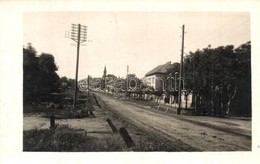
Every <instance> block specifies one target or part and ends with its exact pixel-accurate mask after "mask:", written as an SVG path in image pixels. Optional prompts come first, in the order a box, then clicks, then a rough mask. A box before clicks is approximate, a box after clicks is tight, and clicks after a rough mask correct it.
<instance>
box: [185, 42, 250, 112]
mask: <svg viewBox="0 0 260 164" xmlns="http://www.w3.org/2000/svg"><path fill="white" fill-rule="evenodd" d="M250 48H251V47H250V42H248V43H246V44H244V45H241V46H240V47H238V48H237V49H234V46H233V45H227V46H220V47H217V48H214V49H212V48H210V47H207V48H205V49H203V50H197V51H196V52H195V53H193V52H190V54H189V55H188V56H187V57H186V58H185V60H184V76H185V81H186V83H185V84H186V86H185V87H186V88H187V89H191V90H193V94H194V96H195V100H196V101H195V105H194V106H195V108H196V109H202V112H203V113H204V114H206V113H208V114H209V115H215V114H217V115H219V116H221V117H222V116H225V115H226V116H229V115H230V111H234V105H232V104H233V103H234V102H235V100H236V101H237V100H239V99H241V97H243V95H242V94H241V93H242V91H241V90H251V74H250V71H251V70H250V54H251V51H250ZM245 86H246V87H245ZM244 88H246V89H244ZM238 91H240V92H238ZM238 93H239V94H238ZM250 93H251V92H250ZM247 95H249V94H247ZM249 97H250V96H249ZM250 98H251V97H250ZM202 100H203V101H202ZM203 102H205V103H203ZM249 102H250V101H248V100H247V103H246V104H248V106H250V105H249V104H250V103H249ZM202 104H204V108H203V107H202V108H201V105H202ZM235 113H237V114H238V113H239V112H235Z"/></svg>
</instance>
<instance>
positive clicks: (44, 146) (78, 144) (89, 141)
mask: <svg viewBox="0 0 260 164" xmlns="http://www.w3.org/2000/svg"><path fill="white" fill-rule="evenodd" d="M23 135H24V139H23V150H24V151H70V152H71V151H74V152H76V151H77V152H78V151H116V150H120V149H122V147H121V145H120V144H117V142H116V141H115V137H114V136H110V137H107V138H105V139H98V138H94V137H90V136H87V132H86V131H85V130H83V129H74V128H71V127H69V126H68V125H60V126H58V127H57V129H41V130H40V129H33V130H30V131H25V132H24V134H23ZM112 141H113V142H112Z"/></svg>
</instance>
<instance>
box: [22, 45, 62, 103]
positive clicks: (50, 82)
mask: <svg viewBox="0 0 260 164" xmlns="http://www.w3.org/2000/svg"><path fill="white" fill-rule="evenodd" d="M57 70H58V68H57V66H56V64H55V59H54V57H53V55H51V54H47V53H42V54H41V55H40V56H37V55H36V51H35V49H34V48H33V47H32V45H31V44H30V43H29V44H28V46H27V47H26V48H23V77H24V81H23V89H24V92H23V93H24V102H25V103H28V102H33V101H40V100H42V99H44V98H45V97H47V95H48V94H49V93H51V92H54V91H57V89H58V80H59V76H58V74H57V73H56V71H57Z"/></svg>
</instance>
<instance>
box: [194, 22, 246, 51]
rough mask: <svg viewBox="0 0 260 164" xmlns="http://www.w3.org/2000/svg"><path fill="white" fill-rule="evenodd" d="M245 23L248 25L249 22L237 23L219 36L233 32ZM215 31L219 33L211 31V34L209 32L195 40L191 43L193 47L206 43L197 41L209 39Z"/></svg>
mask: <svg viewBox="0 0 260 164" xmlns="http://www.w3.org/2000/svg"><path fill="white" fill-rule="evenodd" d="M246 23H250V22H249V21H248V20H246V21H243V22H241V23H239V24H236V25H235V26H233V27H232V28H230V29H228V30H225V31H224V32H222V33H221V34H219V35H221V36H222V35H224V34H226V33H228V32H230V31H233V30H234V29H236V28H238V27H240V26H241V25H243V24H246ZM227 26H229V25H227ZM217 31H219V30H213V31H211V32H209V33H207V34H205V35H203V36H202V37H200V38H198V39H196V40H195V41H193V42H195V44H194V45H195V46H197V45H199V44H201V43H203V42H206V41H207V40H204V41H200V42H198V41H199V40H202V39H203V38H206V37H211V34H213V33H214V34H215V33H216V32H217ZM213 36H214V35H213ZM217 38H219V37H214V38H213V39H212V40H214V39H217ZM194 45H193V46H194Z"/></svg>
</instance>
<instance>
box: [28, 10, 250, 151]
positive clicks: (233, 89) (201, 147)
mask: <svg viewBox="0 0 260 164" xmlns="http://www.w3.org/2000/svg"><path fill="white" fill-rule="evenodd" d="M23 18H24V45H23V46H24V47H23V103H24V106H23V128H24V129H23V130H24V131H23V148H24V149H23V150H24V151H73V152H74V151H174V152H175V151H250V150H251V142H252V140H251V40H250V14H249V13H246V12H235V13H228V12H48V13H46V12H42V13H37V12H32V13H25V14H24V17H23ZM32 22H33V23H32Z"/></svg>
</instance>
